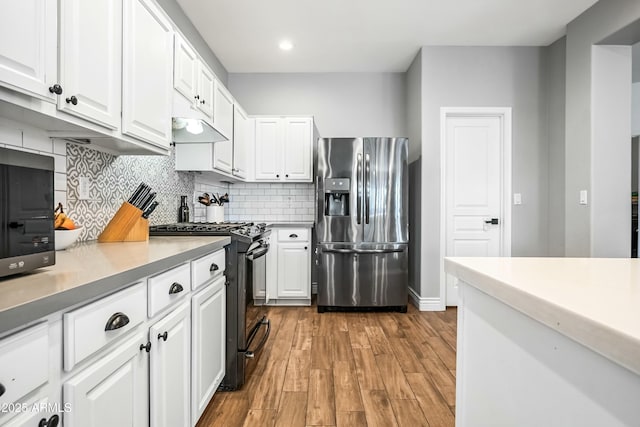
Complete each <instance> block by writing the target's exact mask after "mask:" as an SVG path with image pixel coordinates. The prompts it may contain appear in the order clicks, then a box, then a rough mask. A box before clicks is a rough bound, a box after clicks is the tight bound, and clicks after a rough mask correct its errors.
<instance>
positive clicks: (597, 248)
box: [569, 46, 631, 258]
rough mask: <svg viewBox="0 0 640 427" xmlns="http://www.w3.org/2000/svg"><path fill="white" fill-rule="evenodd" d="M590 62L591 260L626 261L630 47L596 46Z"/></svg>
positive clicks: (628, 208) (629, 163)
mask: <svg viewBox="0 0 640 427" xmlns="http://www.w3.org/2000/svg"><path fill="white" fill-rule="evenodd" d="M591 58H592V77H591V80H592V89H591V95H592V98H591V128H592V133H591V154H592V158H591V218H592V221H593V224H592V226H591V256H594V257H625V258H628V257H629V255H630V253H631V235H630V234H629V223H630V215H631V162H630V157H631V156H630V155H631V146H630V143H629V142H630V141H631V115H630V105H631V91H630V88H631V46H593V50H592V57H591ZM569 197H571V195H569Z"/></svg>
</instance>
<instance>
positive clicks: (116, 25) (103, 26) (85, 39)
mask: <svg viewBox="0 0 640 427" xmlns="http://www.w3.org/2000/svg"><path fill="white" fill-rule="evenodd" d="M60 8H61V9H60V84H61V86H62V88H63V89H64V92H63V94H62V95H61V96H59V97H58V108H59V109H60V110H63V111H66V112H68V113H70V114H74V115H77V116H79V117H82V118H84V119H87V120H90V121H92V122H95V123H98V124H100V125H103V126H105V127H107V128H109V129H118V128H120V123H121V117H120V110H121V105H122V102H121V90H122V84H121V72H122V0H115V1H107V2H88V1H86V0H65V1H62V2H60Z"/></svg>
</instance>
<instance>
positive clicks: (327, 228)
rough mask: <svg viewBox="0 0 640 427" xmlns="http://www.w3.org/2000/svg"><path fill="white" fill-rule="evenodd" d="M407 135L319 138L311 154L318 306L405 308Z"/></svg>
mask: <svg viewBox="0 0 640 427" xmlns="http://www.w3.org/2000/svg"><path fill="white" fill-rule="evenodd" d="M407 145H408V140H407V139H406V138H326V139H320V140H318V155H317V159H316V162H317V163H316V175H317V176H316V179H317V181H316V185H317V187H316V199H317V206H316V215H317V218H316V241H317V246H316V262H317V265H318V311H319V312H324V311H326V310H330V309H338V310H340V309H364V308H389V309H395V310H399V311H403V312H406V310H407V288H408V254H407V251H408V242H409V220H408V218H409V217H408V214H409V212H408V206H407V204H408V200H407V197H408V188H407V187H408V168H407V150H408V147H407Z"/></svg>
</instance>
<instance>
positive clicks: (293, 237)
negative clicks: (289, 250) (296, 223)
mask: <svg viewBox="0 0 640 427" xmlns="http://www.w3.org/2000/svg"><path fill="white" fill-rule="evenodd" d="M289 237H291V238H292V239H297V238H298V235H297V234H296V233H292V234H289Z"/></svg>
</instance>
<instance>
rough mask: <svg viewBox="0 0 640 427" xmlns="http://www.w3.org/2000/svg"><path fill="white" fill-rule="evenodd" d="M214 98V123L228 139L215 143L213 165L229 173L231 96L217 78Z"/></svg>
mask: <svg viewBox="0 0 640 427" xmlns="http://www.w3.org/2000/svg"><path fill="white" fill-rule="evenodd" d="M214 100H215V105H214V125H215V126H216V128H217V129H218V130H219V131H220V133H222V134H223V135H224V136H225V137H226V138H227V139H228V140H227V141H220V142H216V143H215V145H214V148H213V155H214V158H213V167H214V168H215V169H218V170H220V171H223V172H226V173H228V174H230V173H232V169H233V97H232V96H231V94H230V93H229V92H228V91H227V90H226V89H225V88H224V86H222V85H221V84H220V82H218V81H217V80H216V82H215V95H214Z"/></svg>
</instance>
